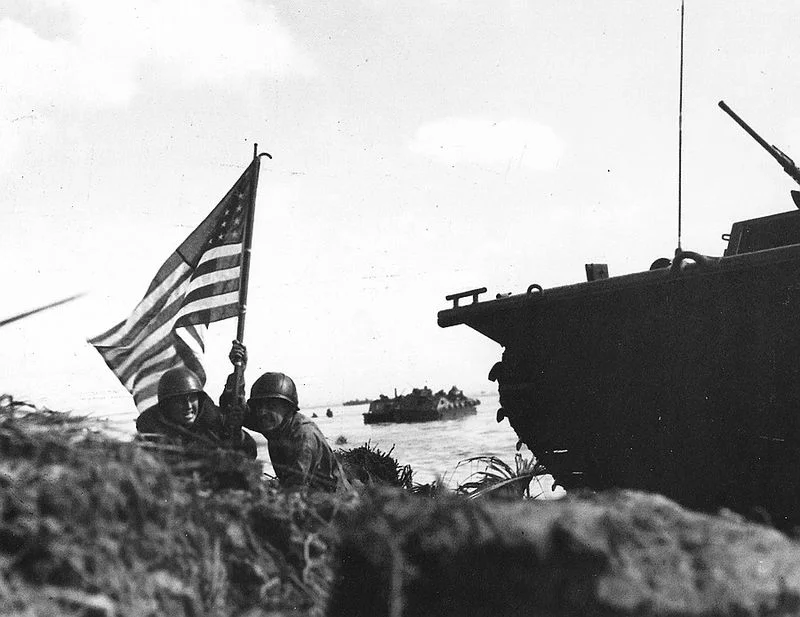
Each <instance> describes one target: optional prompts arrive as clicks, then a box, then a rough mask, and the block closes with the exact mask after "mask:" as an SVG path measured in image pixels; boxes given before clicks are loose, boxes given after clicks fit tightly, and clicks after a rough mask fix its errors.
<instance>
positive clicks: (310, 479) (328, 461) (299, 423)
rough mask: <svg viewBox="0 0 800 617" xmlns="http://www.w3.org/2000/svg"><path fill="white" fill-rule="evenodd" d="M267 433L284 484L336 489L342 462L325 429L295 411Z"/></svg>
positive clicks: (315, 488) (270, 455)
mask: <svg viewBox="0 0 800 617" xmlns="http://www.w3.org/2000/svg"><path fill="white" fill-rule="evenodd" d="M264 436H265V437H266V438H267V441H268V449H269V458H270V461H271V462H272V466H273V467H274V469H275V474H276V475H277V476H278V480H279V481H280V483H281V486H283V487H286V488H297V487H301V486H308V487H309V488H311V489H313V490H323V491H330V492H333V491H335V490H336V488H337V486H338V485H339V483H340V481H341V480H340V478H341V471H340V466H339V462H338V461H337V460H336V457H335V455H334V454H333V450H331V447H330V446H329V445H328V442H327V441H326V440H325V436H324V435H323V434H322V431H320V430H319V428H318V427H317V425H316V424H314V423H313V422H312V421H311V420H309V419H308V418H306V417H305V416H304V415H303V414H301V413H299V412H297V413H294V414H292V415H291V416H289V417H288V418H287V419H286V421H284V422H283V423H282V424H281V425H280V426H279V427H278V428H277V429H276V430H274V431H271V432H269V433H266V434H265V435H264Z"/></svg>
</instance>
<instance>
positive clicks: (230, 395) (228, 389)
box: [219, 371, 247, 409]
mask: <svg viewBox="0 0 800 617" xmlns="http://www.w3.org/2000/svg"><path fill="white" fill-rule="evenodd" d="M235 386H236V372H235V371H234V372H233V373H231V374H230V375H228V379H227V380H226V381H225V388H224V389H223V390H222V394H220V396H219V406H220V407H221V408H222V409H227V408H228V407H230V406H231V405H235V404H236V399H237V396H235V394H234V390H235ZM238 398H239V400H242V401H243V400H245V399H246V398H247V396H246V395H245V388H244V379H242V383H241V384H240V386H239V392H238Z"/></svg>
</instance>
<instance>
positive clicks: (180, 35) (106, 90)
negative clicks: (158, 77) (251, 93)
mask: <svg viewBox="0 0 800 617" xmlns="http://www.w3.org/2000/svg"><path fill="white" fill-rule="evenodd" d="M51 6H52V13H51V14H50V15H49V17H48V15H46V14H43V13H42V12H41V11H40V12H38V13H37V14H36V15H35V17H34V16H33V15H29V16H28V19H27V20H24V19H22V18H18V19H17V21H14V20H12V19H9V18H6V19H3V20H2V21H0V56H2V58H3V62H2V64H0V86H3V90H5V91H6V92H11V93H18V94H21V93H24V98H25V99H26V100H29V101H34V102H39V103H42V102H49V101H53V102H55V101H57V102H58V103H59V104H60V105H63V104H68V105H81V106H89V107H103V106H107V105H117V104H120V103H123V102H125V101H127V100H129V99H130V97H131V96H133V95H134V93H135V92H136V90H137V87H138V84H139V81H140V78H141V77H142V74H143V73H144V72H145V71H147V72H148V74H152V71H156V72H164V73H166V77H167V78H168V80H169V84H171V85H173V86H175V87H182V86H196V85H198V84H208V85H212V86H223V87H230V86H237V85H243V84H245V83H246V82H247V80H248V79H251V78H259V77H265V76H284V75H291V74H304V75H308V74H310V73H312V72H313V65H312V63H311V61H310V60H309V59H308V58H307V57H305V56H304V54H303V53H302V52H301V51H300V50H299V49H298V48H297V46H296V45H295V43H294V41H293V39H292V36H291V34H290V33H289V32H288V31H287V30H286V29H285V28H284V27H283V26H282V25H281V24H280V22H279V21H278V19H277V16H276V15H275V13H274V11H273V10H272V9H270V8H268V7H265V6H263V5H260V4H255V3H252V2H249V1H248V0H223V1H218V2H192V1H190V0H114V1H113V2H108V1H107V0H66V2H59V3H53V4H52V5H51ZM55 19H58V20H64V19H66V20H67V22H68V23H69V27H66V28H64V29H63V30H64V31H62V32H61V33H60V34H59V36H46V35H44V34H42V33H44V32H46V31H47V30H48V25H49V24H48V21H52V20H55ZM18 98H19V97H18Z"/></svg>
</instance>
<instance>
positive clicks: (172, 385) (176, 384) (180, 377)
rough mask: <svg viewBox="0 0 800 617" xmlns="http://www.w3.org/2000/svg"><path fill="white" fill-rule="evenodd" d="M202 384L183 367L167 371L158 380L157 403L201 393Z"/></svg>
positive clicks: (192, 373)
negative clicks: (184, 395)
mask: <svg viewBox="0 0 800 617" xmlns="http://www.w3.org/2000/svg"><path fill="white" fill-rule="evenodd" d="M202 390H203V384H201V383H200V379H199V378H198V377H197V375H195V374H194V372H192V371H190V370H189V369H188V368H186V367H185V366H180V367H178V368H173V369H170V370H168V371H167V372H166V373H164V374H163V375H162V376H161V379H159V380H158V402H159V403H160V402H161V401H163V400H164V399H168V398H170V397H172V396H179V395H181V394H191V393H192V392H201V391H202Z"/></svg>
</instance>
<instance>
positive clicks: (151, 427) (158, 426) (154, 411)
mask: <svg viewBox="0 0 800 617" xmlns="http://www.w3.org/2000/svg"><path fill="white" fill-rule="evenodd" d="M136 430H137V431H138V432H140V433H160V432H162V431H163V430H164V419H163V417H162V416H161V410H160V409H159V408H158V405H153V406H152V407H150V408H149V409H145V410H144V411H143V412H142V413H140V414H139V417H138V418H136Z"/></svg>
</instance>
